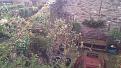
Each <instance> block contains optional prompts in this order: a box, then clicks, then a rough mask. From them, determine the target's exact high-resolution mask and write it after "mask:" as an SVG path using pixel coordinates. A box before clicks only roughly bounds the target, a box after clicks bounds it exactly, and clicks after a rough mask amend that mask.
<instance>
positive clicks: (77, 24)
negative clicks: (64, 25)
mask: <svg viewBox="0 0 121 68" xmlns="http://www.w3.org/2000/svg"><path fill="white" fill-rule="evenodd" d="M80 29H81V26H80V23H73V28H72V31H75V32H76V33H80Z"/></svg>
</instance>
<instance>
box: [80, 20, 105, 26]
mask: <svg viewBox="0 0 121 68" xmlns="http://www.w3.org/2000/svg"><path fill="white" fill-rule="evenodd" d="M82 24H83V25H86V26H88V27H92V28H100V27H104V26H105V21H103V20H97V21H96V20H94V19H91V20H85V21H84V22H83V23H82Z"/></svg>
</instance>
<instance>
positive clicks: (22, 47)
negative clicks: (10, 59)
mask: <svg viewBox="0 0 121 68" xmlns="http://www.w3.org/2000/svg"><path fill="white" fill-rule="evenodd" d="M29 42H30V39H29V36H25V37H24V39H22V40H21V41H20V40H18V41H16V49H17V50H18V51H19V52H20V53H21V54H25V53H26V52H27V50H28V48H29Z"/></svg>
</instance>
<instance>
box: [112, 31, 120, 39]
mask: <svg viewBox="0 0 121 68" xmlns="http://www.w3.org/2000/svg"><path fill="white" fill-rule="evenodd" d="M110 35H111V36H112V37H113V38H114V39H118V40H121V32H120V31H118V29H113V30H112V31H111V32H110Z"/></svg>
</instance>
